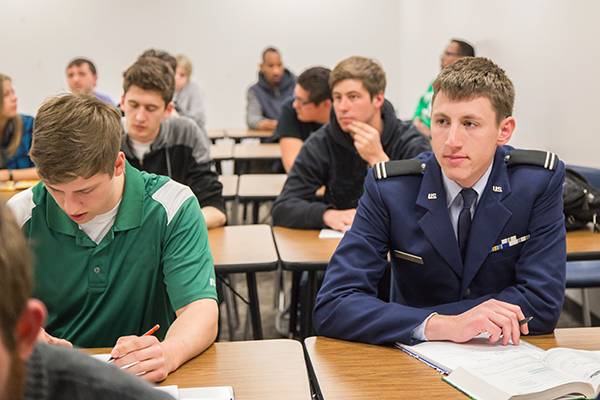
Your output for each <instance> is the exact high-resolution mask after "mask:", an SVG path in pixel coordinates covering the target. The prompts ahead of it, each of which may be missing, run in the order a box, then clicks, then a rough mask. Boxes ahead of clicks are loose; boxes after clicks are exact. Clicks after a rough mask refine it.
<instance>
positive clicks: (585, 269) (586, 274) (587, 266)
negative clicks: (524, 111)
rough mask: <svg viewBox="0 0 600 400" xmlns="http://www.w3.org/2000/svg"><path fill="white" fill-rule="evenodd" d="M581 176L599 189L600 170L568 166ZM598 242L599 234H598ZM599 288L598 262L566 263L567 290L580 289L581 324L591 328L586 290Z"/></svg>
mask: <svg viewBox="0 0 600 400" xmlns="http://www.w3.org/2000/svg"><path fill="white" fill-rule="evenodd" d="M568 167H569V168H571V169H572V170H574V171H576V172H579V173H580V174H581V175H583V176H584V177H585V178H586V179H587V180H588V182H589V183H590V185H592V186H594V187H596V188H600V169H597V168H590V167H581V166H577V165H569V166H568ZM598 240H600V234H598ZM593 287H600V260H591V261H569V262H567V289H581V308H582V313H583V324H584V325H585V326H592V314H591V311H590V302H589V296H588V291H587V289H588V288H593Z"/></svg>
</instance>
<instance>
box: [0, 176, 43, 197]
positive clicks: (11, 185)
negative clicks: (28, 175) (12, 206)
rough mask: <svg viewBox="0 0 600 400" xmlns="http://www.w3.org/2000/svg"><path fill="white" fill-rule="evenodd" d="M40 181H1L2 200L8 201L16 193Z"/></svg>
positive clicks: (0, 192) (0, 194)
mask: <svg viewBox="0 0 600 400" xmlns="http://www.w3.org/2000/svg"><path fill="white" fill-rule="evenodd" d="M38 182H39V181H36V180H33V181H18V182H13V181H9V182H0V202H6V201H8V199H10V198H11V197H13V196H14V195H15V194H17V193H20V192H22V191H23V190H26V189H29V188H30V187H33V186H35V185H37V184H38Z"/></svg>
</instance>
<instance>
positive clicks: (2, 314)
mask: <svg viewBox="0 0 600 400" xmlns="http://www.w3.org/2000/svg"><path fill="white" fill-rule="evenodd" d="M31 275H32V271H31V255H30V252H29V248H28V247H27V242H26V241H25V238H24V237H23V234H22V233H21V232H20V231H19V227H18V225H17V224H16V222H15V220H14V218H13V216H12V215H11V213H10V212H9V211H8V209H7V208H6V207H5V206H4V205H3V204H1V203H0V276H2V279H0V400H62V399H68V400H95V399H115V400H116V399H129V400H134V399H156V400H158V399H170V398H171V397H169V396H167V395H166V394H165V393H162V392H159V391H157V390H155V389H153V388H152V387H150V386H149V385H148V384H146V383H144V382H143V381H141V380H140V379H138V378H135V377H133V376H130V375H128V374H125V373H124V372H123V371H120V370H119V369H118V368H113V367H112V366H109V365H106V364H103V363H101V362H98V361H96V360H94V359H93V358H91V357H89V356H87V355H84V354H82V353H80V352H78V351H75V350H72V349H63V348H61V347H59V346H49V345H47V344H44V343H39V342H38V340H37V337H38V333H39V332H40V329H41V327H42V325H43V323H44V320H45V318H46V308H45V307H44V305H43V304H42V303H41V302H40V301H39V300H35V299H31V298H30V295H31V292H32V288H33V282H32V276H31Z"/></svg>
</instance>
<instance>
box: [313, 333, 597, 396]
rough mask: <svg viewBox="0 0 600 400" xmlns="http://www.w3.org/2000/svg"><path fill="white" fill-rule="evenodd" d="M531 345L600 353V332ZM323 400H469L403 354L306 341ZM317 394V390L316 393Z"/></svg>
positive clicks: (566, 335) (546, 337)
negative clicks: (425, 399) (422, 399)
mask: <svg viewBox="0 0 600 400" xmlns="http://www.w3.org/2000/svg"><path fill="white" fill-rule="evenodd" d="M527 341H528V342H530V343H532V344H534V345H536V346H539V347H541V348H543V349H549V348H551V347H558V346H561V347H572V348H577V349H584V350H600V328H575V329H557V330H556V331H555V333H554V334H553V335H543V336H532V337H528V338H527ZM304 344H305V346H306V351H307V353H308V356H309V360H308V362H309V364H310V365H309V371H310V372H311V378H312V379H313V383H315V379H316V383H317V384H316V385H315V387H316V388H317V389H319V390H320V393H321V397H320V398H322V399H325V400H330V399H345V400H352V399H378V400H387V399H421V398H427V399H465V398H466V396H465V395H463V394H462V393H461V392H459V391H458V390H457V389H454V388H453V387H452V386H450V385H449V384H447V383H445V382H443V381H442V379H441V375H440V373H439V372H437V371H436V370H434V369H433V368H431V367H428V366H427V365H426V364H424V363H422V362H420V361H419V360H417V359H415V358H413V357H411V356H409V355H407V354H405V353H403V352H402V351H401V350H398V349H395V348H391V347H383V346H373V345H367V344H361V343H354V342H347V341H343V340H336V339H330V338H326V337H320V336H319V337H310V338H307V339H306V340H305V341H304ZM317 391H318V390H317Z"/></svg>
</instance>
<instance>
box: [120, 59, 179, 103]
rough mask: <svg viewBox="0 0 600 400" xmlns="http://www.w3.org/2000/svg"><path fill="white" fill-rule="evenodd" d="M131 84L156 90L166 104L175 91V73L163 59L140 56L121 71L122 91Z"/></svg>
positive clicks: (127, 88) (125, 91) (124, 91)
mask: <svg viewBox="0 0 600 400" xmlns="http://www.w3.org/2000/svg"><path fill="white" fill-rule="evenodd" d="M131 86H137V87H139V88H141V89H144V90H152V91H155V92H158V93H159V94H160V97H162V99H163V100H164V101H165V106H166V105H167V104H169V103H170V102H171V100H172V99H173V94H174V93H175V75H174V74H173V73H172V72H171V67H170V66H169V65H168V64H167V63H165V62H164V61H162V60H160V59H158V58H155V57H140V58H138V60H137V61H136V62H135V63H133V65H132V66H131V67H129V68H127V70H126V71H125V72H123V93H127V91H128V90H129V88H130V87H131Z"/></svg>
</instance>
